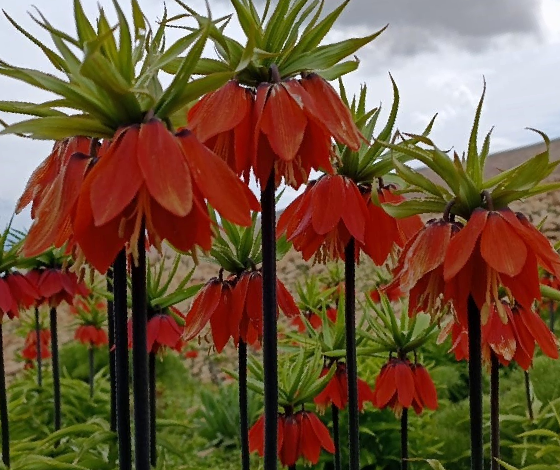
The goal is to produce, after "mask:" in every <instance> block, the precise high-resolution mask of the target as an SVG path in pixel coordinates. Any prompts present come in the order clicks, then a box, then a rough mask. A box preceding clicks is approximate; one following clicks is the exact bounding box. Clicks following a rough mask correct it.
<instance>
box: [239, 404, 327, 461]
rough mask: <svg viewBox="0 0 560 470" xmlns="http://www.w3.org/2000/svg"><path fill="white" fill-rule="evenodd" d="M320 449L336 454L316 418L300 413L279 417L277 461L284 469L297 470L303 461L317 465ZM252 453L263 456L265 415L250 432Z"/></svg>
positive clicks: (324, 429)
mask: <svg viewBox="0 0 560 470" xmlns="http://www.w3.org/2000/svg"><path fill="white" fill-rule="evenodd" d="M321 449H325V450H326V451H327V452H330V453H331V454H333V453H334V442H333V440H332V438H331V436H330V434H329V430H328V429H327V427H326V426H325V425H324V424H323V423H322V422H321V420H320V419H319V418H318V417H317V416H316V415H315V414H313V413H311V412H308V411H298V412H297V413H294V414H292V413H291V412H290V413H282V414H280V415H279V416H278V458H279V460H280V463H282V465H285V466H287V467H291V466H294V465H295V464H296V462H297V461H298V459H299V458H300V457H303V458H304V459H305V460H307V461H308V462H310V463H312V464H317V462H318V461H319V457H320V455H321ZM249 451H250V452H257V453H258V454H259V455H260V456H261V457H262V456H263V455H264V415H263V416H261V417H260V418H259V419H258V420H257V422H256V423H255V424H254V425H253V427H251V429H250V430H249Z"/></svg>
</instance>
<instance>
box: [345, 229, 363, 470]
mask: <svg viewBox="0 0 560 470" xmlns="http://www.w3.org/2000/svg"><path fill="white" fill-rule="evenodd" d="M355 256H356V255H355V242H354V239H353V238H351V239H350V241H349V242H348V245H347V246H346V249H345V252H344V257H345V262H344V279H345V289H344V291H345V296H346V297H345V299H346V304H345V307H346V308H345V314H346V373H347V377H348V434H349V444H350V445H349V448H350V467H349V469H350V470H359V468H360V418H359V412H358V362H357V358H356V291H355V289H356V259H355Z"/></svg>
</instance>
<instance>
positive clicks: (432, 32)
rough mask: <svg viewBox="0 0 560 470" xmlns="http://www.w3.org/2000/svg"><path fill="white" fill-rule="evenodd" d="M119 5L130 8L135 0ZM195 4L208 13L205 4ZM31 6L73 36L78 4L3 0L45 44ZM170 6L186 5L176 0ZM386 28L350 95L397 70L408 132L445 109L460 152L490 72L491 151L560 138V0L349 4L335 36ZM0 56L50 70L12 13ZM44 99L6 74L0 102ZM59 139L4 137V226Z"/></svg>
mask: <svg viewBox="0 0 560 470" xmlns="http://www.w3.org/2000/svg"><path fill="white" fill-rule="evenodd" d="M139 1H140V4H141V6H142V8H143V10H144V12H145V14H146V15H147V16H148V17H149V18H153V19H154V22H155V20H156V19H157V18H159V17H161V13H162V11H163V1H162V0H139ZM120 2H121V5H122V6H123V7H124V6H125V5H126V4H127V3H128V2H127V1H124V0H120ZM82 3H83V5H84V8H85V9H86V12H87V13H88V14H90V15H91V16H94V15H95V14H96V8H97V6H96V5H97V4H98V3H100V4H101V5H103V6H105V7H106V11H107V13H109V14H110V15H111V14H112V12H113V10H112V6H111V3H112V2H111V1H110V0H100V1H99V2H98V1H97V0H82ZM273 3H274V0H273ZM189 4H190V5H192V6H193V7H195V8H198V9H199V11H203V4H202V1H201V0H195V1H193V0H191V1H190V2H189ZM325 4H326V9H328V10H330V9H332V8H334V7H335V6H336V5H338V4H339V1H338V0H326V1H325ZM210 5H211V7H212V11H213V14H214V17H218V16H220V15H222V14H227V13H230V12H231V11H232V8H231V7H230V3H229V0H210ZM33 6H36V7H37V8H38V9H39V10H41V12H42V13H43V14H44V15H45V16H46V17H47V18H48V20H49V21H50V22H51V23H52V24H53V25H55V26H56V27H58V28H60V29H63V30H65V31H69V32H73V22H72V1H71V0H18V1H17V2H16V1H13V0H12V1H10V0H0V7H1V8H2V9H4V10H6V11H7V12H8V14H10V15H11V16H12V17H13V18H14V19H16V21H18V22H19V23H20V24H22V25H23V26H24V27H26V28H28V29H30V30H31V31H34V32H37V34H38V35H39V37H41V38H44V39H45V40H46V38H45V36H44V35H42V34H41V32H40V31H39V28H38V27H37V26H35V25H34V24H33V22H32V20H31V19H30V18H29V17H28V16H27V14H26V12H27V11H31V10H32V8H33ZM168 7H169V9H170V10H171V12H178V11H179V9H178V8H176V7H175V5H173V1H172V0H170V1H169V2H168ZM386 24H389V28H388V29H387V31H386V32H385V33H384V34H382V35H381V37H380V38H378V39H377V40H376V41H374V42H373V43H372V44H371V45H370V46H368V47H366V48H365V49H363V50H362V51H361V52H359V54H358V56H359V58H360V60H361V64H360V68H359V70H358V71H356V72H354V73H352V74H351V75H348V76H347V77H346V79H345V83H346V86H347V89H348V91H349V92H350V93H352V92H355V91H357V90H358V89H359V86H360V84H361V83H366V84H367V86H368V89H369V99H370V104H371V106H372V107H373V106H375V105H377V104H378V103H384V104H385V106H386V107H388V106H389V105H390V103H391V86H390V81H389V78H388V73H389V72H390V73H391V74H392V75H393V77H394V78H395V80H396V82H397V84H398V86H399V89H400V93H401V107H400V117H399V120H398V126H399V128H400V129H401V130H403V131H405V132H418V131H420V130H421V129H423V128H424V126H425V125H426V123H427V122H428V121H429V119H430V118H431V117H432V116H433V115H434V114H435V113H439V115H438V118H437V121H436V126H435V128H434V131H433V134H432V136H433V138H434V140H435V141H436V142H437V143H438V145H439V146H440V147H441V148H450V147H455V148H456V149H457V150H459V151H462V150H463V149H464V148H465V144H466V141H467V136H468V133H469V130H470V126H471V123H472V118H473V114H474V109H475V107H476V103H477V101H478V99H479V96H480V93H481V91H482V83H483V77H485V78H486V81H487V100H486V106H485V110H484V115H483V119H482V129H483V130H484V131H485V130H487V129H489V128H490V127H491V126H495V130H494V134H493V136H494V138H493V146H492V150H493V151H497V150H504V149H508V148H513V147H519V146H523V145H527V144H530V143H532V142H534V141H535V134H532V133H530V132H528V131H526V130H524V128H525V127H535V128H538V129H541V130H543V131H544V132H546V133H548V135H549V136H550V137H551V138H556V137H560V92H559V91H558V85H557V84H558V78H557V77H558V76H559V75H560V53H559V47H560V0H529V1H528V0H469V1H464V0H351V2H350V4H349V5H348V7H347V9H346V11H345V13H344V14H343V16H342V17H341V19H340V22H339V23H338V26H337V28H336V30H335V31H333V32H332V34H331V35H330V36H329V38H330V39H331V40H339V39H343V38H346V37H350V36H356V35H366V34H369V33H371V32H373V31H375V30H377V29H379V28H381V27H382V26H384V25H386ZM229 33H230V34H231V35H232V36H235V35H238V34H239V30H238V29H237V28H236V27H235V25H232V27H230V29H229ZM0 59H1V60H4V61H6V62H8V63H13V64H17V65H20V66H24V67H32V68H42V69H43V70H50V68H49V64H48V63H46V60H45V59H44V58H43V57H42V55H41V53H40V52H39V50H38V49H37V48H36V47H35V46H33V45H32V44H31V43H30V42H29V41H27V40H26V39H25V38H24V37H23V36H21V35H20V34H19V33H18V32H17V31H15V30H14V29H13V27H12V26H11V25H10V24H9V23H8V21H7V20H6V19H5V18H4V17H1V18H0ZM42 98H44V95H43V94H42V93H41V92H40V91H38V90H35V89H32V88H31V87H28V86H26V85H22V84H19V83H17V82H15V81H13V80H11V79H8V78H5V77H0V100H14V99H18V100H22V101H35V100H40V99H42ZM0 117H1V118H3V119H6V120H9V119H13V117H12V116H6V115H2V116H0ZM51 145H52V144H51V143H48V142H38V141H30V140H28V139H21V138H18V137H12V136H2V137H0V226H3V225H4V224H5V222H6V220H7V219H9V217H10V214H11V212H12V210H13V207H14V204H15V201H16V200H17V198H18V197H19V195H20V193H21V192H22V190H23V188H24V186H25V183H26V181H27V178H28V177H29V175H30V174H31V172H32V171H33V169H34V168H35V167H36V166H37V165H38V164H39V162H41V161H42V160H43V159H44V158H45V157H46V156H47V154H48V153H49V150H50V148H51ZM16 221H17V222H16V223H17V225H19V226H25V225H28V224H29V221H28V218H27V216H26V215H23V216H20V217H19V218H18V219H16Z"/></svg>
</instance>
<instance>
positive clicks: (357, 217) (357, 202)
mask: <svg viewBox="0 0 560 470" xmlns="http://www.w3.org/2000/svg"><path fill="white" fill-rule="evenodd" d="M344 190H345V197H344V199H343V200H344V201H345V203H346V207H344V208H343V210H342V220H343V221H344V225H346V228H347V229H348V231H349V232H350V234H351V235H352V236H353V237H354V238H355V239H356V241H357V242H358V243H363V242H364V235H365V229H366V220H367V218H368V215H369V214H368V210H367V206H366V203H365V202H364V198H363V197H362V195H361V194H360V190H359V188H358V186H356V184H355V183H354V182H353V181H352V180H350V179H349V178H344Z"/></svg>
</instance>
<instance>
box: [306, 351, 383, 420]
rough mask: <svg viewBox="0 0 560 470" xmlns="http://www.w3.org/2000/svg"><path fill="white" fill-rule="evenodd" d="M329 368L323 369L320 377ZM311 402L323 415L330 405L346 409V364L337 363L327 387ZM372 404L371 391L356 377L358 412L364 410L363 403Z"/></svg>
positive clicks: (325, 373) (327, 371)
mask: <svg viewBox="0 0 560 470" xmlns="http://www.w3.org/2000/svg"><path fill="white" fill-rule="evenodd" d="M329 370H330V369H329V368H328V367H325V368H324V369H323V371H322V372H321V377H323V376H325V375H327V374H328V373H329ZM313 401H314V402H315V405H317V409H318V410H319V411H320V412H322V413H324V412H325V410H326V408H327V406H330V405H331V404H332V405H334V406H336V407H337V408H338V409H339V410H343V409H344V408H346V405H347V403H348V376H347V374H346V364H344V363H342V362H341V363H338V364H337V367H336V372H335V374H334V375H333V377H332V379H331V380H330V381H329V383H328V384H327V386H326V387H325V388H324V389H323V391H322V392H321V393H319V395H317V396H316V397H315V398H314V399H313ZM367 401H369V402H371V403H373V391H372V390H371V388H370V386H369V385H368V384H367V382H365V381H364V380H362V379H360V378H359V377H358V410H359V411H363V410H364V403H365V402H367Z"/></svg>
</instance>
